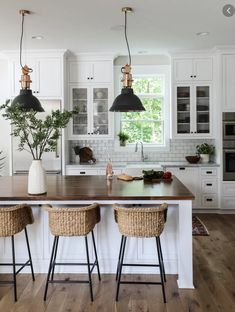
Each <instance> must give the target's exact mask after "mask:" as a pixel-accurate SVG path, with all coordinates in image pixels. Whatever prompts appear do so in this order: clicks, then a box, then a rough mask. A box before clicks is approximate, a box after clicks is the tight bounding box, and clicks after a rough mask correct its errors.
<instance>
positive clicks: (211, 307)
mask: <svg viewBox="0 0 235 312" xmlns="http://www.w3.org/2000/svg"><path fill="white" fill-rule="evenodd" d="M197 215H198V214H197ZM199 217H200V219H201V220H202V221H203V222H204V223H205V224H206V226H207V228H208V230H209V232H210V236H197V237H194V238H193V248H194V258H193V259H194V284H195V289H194V290H179V289H178V288H177V283H176V276H174V275H168V276H167V284H166V295H167V304H164V303H163V299H162V293H161V287H159V286H152V285H122V286H121V290H120V297H119V302H118V303H115V301H114V298H115V291H116V283H115V277H114V275H103V276H102V282H101V283H99V282H98V279H97V276H95V277H94V298H95V301H94V302H93V303H91V302H90V294H89V288H88V285H83V284H79V285H72V284H67V285H65V284H60V285H57V286H55V285H53V286H51V285H50V286H49V287H50V288H49V291H48V300H47V301H46V303H45V302H44V301H43V292H44V287H45V278H46V276H45V274H37V275H36V281H35V282H32V280H31V277H30V275H28V274H20V275H19V276H18V279H17V280H18V288H17V289H18V298H19V299H18V302H17V303H14V301H13V290H12V286H6V285H0V311H1V312H10V311H11V312H16V311H17V312H86V311H91V312H99V311H100V312H130V311H133V312H152V311H158V312H171V311H172V312H210V311H211V312H212V311H213V312H232V311H235V264H234V260H235V215H214V214H201V215H199ZM0 278H1V279H3V278H5V279H6V278H7V276H3V275H1V277H0ZM129 278H130V277H129ZM132 278H133V277H132ZM139 278H140V280H144V278H146V276H144V275H142V276H139ZM147 278H148V280H149V279H151V278H152V276H150V277H149V276H147Z"/></svg>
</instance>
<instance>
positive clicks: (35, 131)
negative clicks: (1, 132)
mask: <svg viewBox="0 0 235 312" xmlns="http://www.w3.org/2000/svg"><path fill="white" fill-rule="evenodd" d="M0 110H5V112H4V113H3V114H2V116H3V117H4V118H5V119H6V120H10V122H11V125H12V129H13V130H12V133H11V135H13V136H15V137H18V138H19V140H20V143H19V145H18V149H19V150H20V151H22V150H25V151H28V152H30V153H31V154H32V156H33V159H41V158H42V154H43V152H53V151H55V150H56V146H57V140H58V139H59V137H60V135H61V131H60V130H61V129H62V128H65V127H66V126H67V124H68V122H69V120H70V119H71V118H72V116H73V115H74V114H77V113H78V109H75V110H73V111H66V110H65V111H63V112H61V111H60V110H55V111H52V112H51V113H50V114H48V115H47V116H46V117H45V119H44V120H43V119H40V118H38V116H37V112H36V111H34V110H30V111H25V110H22V109H21V108H20V106H19V105H14V106H11V105H10V103H9V101H7V102H6V103H5V104H3V105H1V106H0Z"/></svg>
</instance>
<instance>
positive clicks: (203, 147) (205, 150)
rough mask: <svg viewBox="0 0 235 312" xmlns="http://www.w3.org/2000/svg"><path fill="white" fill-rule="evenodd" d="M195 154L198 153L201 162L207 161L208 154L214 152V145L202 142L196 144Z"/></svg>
mask: <svg viewBox="0 0 235 312" xmlns="http://www.w3.org/2000/svg"><path fill="white" fill-rule="evenodd" d="M196 150H197V154H199V155H200V158H201V162H202V163H208V162H209V160H210V155H213V154H214V153H215V146H214V145H212V144H211V145H210V144H208V143H202V144H199V145H197V146H196Z"/></svg>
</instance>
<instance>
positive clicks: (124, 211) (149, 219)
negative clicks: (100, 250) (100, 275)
mask: <svg viewBox="0 0 235 312" xmlns="http://www.w3.org/2000/svg"><path fill="white" fill-rule="evenodd" d="M113 208H114V217H115V221H116V223H117V224H118V228H119V231H120V233H121V234H122V238H121V245H120V251H119V259H118V265H117V273H116V280H117V291H116V301H118V296H119V288H120V284H152V285H162V294H163V300H164V302H166V296H165V287H164V281H165V282H166V276H165V268H164V262H163V255H162V248H161V241H160V235H161V234H162V232H163V229H164V225H165V222H166V215H167V208H168V205H167V204H165V203H164V204H162V205H160V206H158V207H123V206H120V205H117V204H115V205H113ZM127 237H142V238H144V237H146V238H148V237H155V238H156V246H157V253H158V260H159V264H133V263H132V264H130V263H129V264H128V263H123V260H124V253H125V247H126V240H127ZM123 266H148V267H159V269H160V277H161V282H135V281H126V280H125V281H122V280H121V275H122V267H123Z"/></svg>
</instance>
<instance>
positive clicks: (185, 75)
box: [173, 59, 193, 81]
mask: <svg viewBox="0 0 235 312" xmlns="http://www.w3.org/2000/svg"><path fill="white" fill-rule="evenodd" d="M173 69H174V76H173V77H174V80H175V81H185V80H192V78H193V77H192V75H193V63H192V59H179V60H174V68H173Z"/></svg>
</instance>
